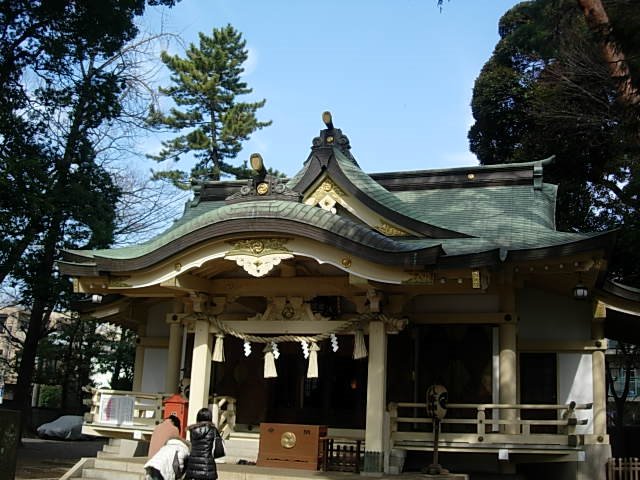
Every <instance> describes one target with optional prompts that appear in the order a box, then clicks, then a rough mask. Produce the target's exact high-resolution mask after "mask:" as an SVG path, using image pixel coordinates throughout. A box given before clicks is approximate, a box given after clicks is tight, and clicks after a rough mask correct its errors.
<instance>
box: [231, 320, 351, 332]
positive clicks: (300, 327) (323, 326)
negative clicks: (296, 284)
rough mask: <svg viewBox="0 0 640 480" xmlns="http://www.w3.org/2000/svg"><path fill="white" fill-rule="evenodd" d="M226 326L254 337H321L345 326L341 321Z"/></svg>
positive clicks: (239, 322)
mask: <svg viewBox="0 0 640 480" xmlns="http://www.w3.org/2000/svg"><path fill="white" fill-rule="evenodd" d="M224 323H225V325H226V326H227V327H228V328H230V329H232V330H236V331H238V332H242V333H250V334H253V335H319V334H322V333H330V332H335V331H336V329H339V328H340V327H342V326H343V325H344V322H340V321H314V322H309V321H297V320H294V321H277V320H276V321H269V322H264V321H260V320H249V321H247V320H244V321H242V320H238V321H231V322H224Z"/></svg>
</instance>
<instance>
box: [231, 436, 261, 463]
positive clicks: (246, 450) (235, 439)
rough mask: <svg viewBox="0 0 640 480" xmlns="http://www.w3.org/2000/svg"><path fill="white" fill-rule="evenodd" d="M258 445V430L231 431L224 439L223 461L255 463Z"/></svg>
mask: <svg viewBox="0 0 640 480" xmlns="http://www.w3.org/2000/svg"><path fill="white" fill-rule="evenodd" d="M259 446H260V434H259V433H258V432H232V433H231V436H230V437H229V438H227V439H226V440H225V441H224V448H225V451H226V454H227V455H226V457H224V458H223V459H222V460H223V461H224V463H230V464H237V463H256V461H257V460H258V447H259Z"/></svg>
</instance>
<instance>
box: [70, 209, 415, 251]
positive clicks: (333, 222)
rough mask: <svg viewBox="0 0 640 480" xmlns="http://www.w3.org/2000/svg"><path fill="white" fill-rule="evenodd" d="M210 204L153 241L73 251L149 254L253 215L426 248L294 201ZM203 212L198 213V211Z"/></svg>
mask: <svg viewBox="0 0 640 480" xmlns="http://www.w3.org/2000/svg"><path fill="white" fill-rule="evenodd" d="M210 203H213V202H203V203H201V204H199V205H198V206H197V207H194V208H193V210H192V211H191V212H189V214H188V219H185V217H183V218H182V219H180V221H178V222H177V223H176V224H175V225H174V226H173V227H172V228H170V229H169V230H167V231H165V232H164V233H162V234H160V235H158V236H157V237H155V238H153V239H152V240H150V241H148V242H145V243H142V244H140V245H135V246H130V247H124V248H116V249H102V250H92V251H87V250H69V251H70V252H72V253H74V254H76V255H82V256H86V257H103V258H112V259H128V258H137V257H140V256H143V255H146V254H148V253H150V252H152V251H154V250H157V249H158V248H160V247H162V246H164V245H167V244H168V243H170V242H172V241H174V240H177V239H179V238H181V237H183V236H185V235H186V234H188V233H191V232H193V231H196V230H198V229H200V228H204V227H206V226H209V225H213V224H216V223H220V222H224V221H227V220H247V221H250V220H251V219H253V218H277V219H286V220H292V221H295V222H298V223H301V224H307V225H311V226H314V227H317V228H320V229H324V230H326V231H328V232H331V233H335V234H337V235H339V236H342V237H345V238H348V239H351V240H354V241H356V242H361V243H363V244H365V245H375V246H376V248H379V249H381V250H386V251H389V252H403V251H412V250H417V249H420V248H423V247H422V246H421V245H420V244H416V243H403V242H397V241H394V240H393V239H391V238H387V237H385V236H384V235H382V234H380V233H378V232H377V231H375V230H372V229H370V228H369V227H366V226H364V225H363V224H360V223H356V222H354V221H352V220H350V219H348V218H345V217H341V216H339V215H334V214H332V213H330V212H328V211H326V210H322V209H321V208H317V207H312V206H309V205H305V204H303V203H296V202H290V201H281V200H272V201H254V202H242V203H235V204H231V205H223V206H218V205H216V206H215V207H217V208H215V207H214V208H206V207H207V206H208V207H211V206H212V205H210ZM196 210H198V211H199V212H200V214H199V215H196V214H195V213H196V212H195V211H196Z"/></svg>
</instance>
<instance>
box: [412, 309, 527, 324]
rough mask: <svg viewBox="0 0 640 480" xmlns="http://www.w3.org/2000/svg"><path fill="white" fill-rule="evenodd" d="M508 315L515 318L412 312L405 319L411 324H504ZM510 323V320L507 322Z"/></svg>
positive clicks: (480, 313)
mask: <svg viewBox="0 0 640 480" xmlns="http://www.w3.org/2000/svg"><path fill="white" fill-rule="evenodd" d="M507 315H510V317H511V319H513V318H515V315H514V314H513V312H491V313H486V312H471V313H432V312H424V313H421V312H413V313H410V314H408V315H403V317H407V318H408V319H409V321H410V322H411V323H415V324H421V325H422V324H490V325H495V324H500V323H505V322H506V320H505V317H506V316H507ZM509 321H512V320H509Z"/></svg>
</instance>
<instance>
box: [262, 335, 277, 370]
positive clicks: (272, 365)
mask: <svg viewBox="0 0 640 480" xmlns="http://www.w3.org/2000/svg"><path fill="white" fill-rule="evenodd" d="M262 352H263V353H264V378H276V377H277V376H278V371H277V370H276V361H275V358H274V357H273V347H272V345H271V344H269V343H267V344H266V345H265V346H264V350H262Z"/></svg>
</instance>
